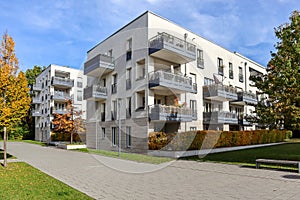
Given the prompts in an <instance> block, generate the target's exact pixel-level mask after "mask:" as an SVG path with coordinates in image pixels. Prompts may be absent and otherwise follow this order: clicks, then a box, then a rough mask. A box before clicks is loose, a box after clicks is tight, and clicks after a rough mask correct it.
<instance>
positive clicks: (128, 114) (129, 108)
mask: <svg viewBox="0 0 300 200" xmlns="http://www.w3.org/2000/svg"><path fill="white" fill-rule="evenodd" d="M130 117H131V97H128V98H127V105H126V119H129V118H130Z"/></svg>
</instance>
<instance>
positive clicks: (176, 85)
mask: <svg viewBox="0 0 300 200" xmlns="http://www.w3.org/2000/svg"><path fill="white" fill-rule="evenodd" d="M157 86H162V87H165V88H168V89H171V90H174V91H181V92H191V93H197V85H196V84H195V83H194V84H193V82H192V79H191V78H190V77H185V76H182V75H179V74H173V73H169V72H165V71H162V70H159V71H155V72H151V73H149V87H150V88H154V87H157Z"/></svg>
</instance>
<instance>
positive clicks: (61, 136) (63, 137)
mask: <svg viewBox="0 0 300 200" xmlns="http://www.w3.org/2000/svg"><path fill="white" fill-rule="evenodd" d="M70 140H71V134H67V133H54V134H52V135H51V141H67V142H69V141H70ZM73 142H85V134H80V135H79V134H77V133H74V134H73Z"/></svg>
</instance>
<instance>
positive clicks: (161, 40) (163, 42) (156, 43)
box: [149, 32, 196, 64]
mask: <svg viewBox="0 0 300 200" xmlns="http://www.w3.org/2000/svg"><path fill="white" fill-rule="evenodd" d="M149 54H150V55H153V56H156V57H159V58H163V59H164V60H169V61H172V62H174V61H175V62H176V63H179V64H184V63H187V62H191V61H193V60H196V46H195V45H194V44H191V43H189V42H186V41H184V40H183V39H180V38H178V37H175V36H173V35H171V34H168V33H165V32H163V33H159V34H158V35H156V36H154V37H153V38H151V39H150V40H149Z"/></svg>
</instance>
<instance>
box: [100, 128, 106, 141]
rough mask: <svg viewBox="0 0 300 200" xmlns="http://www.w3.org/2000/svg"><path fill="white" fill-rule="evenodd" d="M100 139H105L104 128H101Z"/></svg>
mask: <svg viewBox="0 0 300 200" xmlns="http://www.w3.org/2000/svg"><path fill="white" fill-rule="evenodd" d="M101 132H102V140H104V139H105V137H106V135H105V128H102V131H101Z"/></svg>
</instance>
